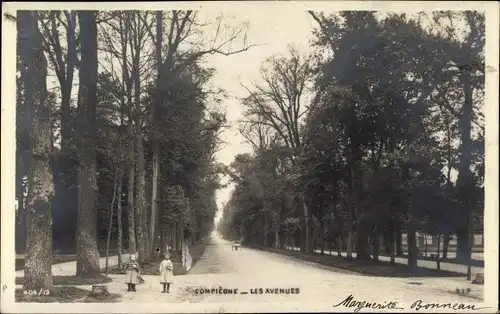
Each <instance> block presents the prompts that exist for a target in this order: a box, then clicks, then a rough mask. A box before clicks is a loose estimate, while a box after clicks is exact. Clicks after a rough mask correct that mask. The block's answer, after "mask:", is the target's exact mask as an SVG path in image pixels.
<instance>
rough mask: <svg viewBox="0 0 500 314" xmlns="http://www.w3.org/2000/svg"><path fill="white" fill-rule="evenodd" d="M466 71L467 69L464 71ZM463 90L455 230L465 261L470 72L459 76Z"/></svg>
mask: <svg viewBox="0 0 500 314" xmlns="http://www.w3.org/2000/svg"><path fill="white" fill-rule="evenodd" d="M466 72H467V71H466ZM460 80H461V83H462V85H463V90H464V98H465V101H464V105H463V107H462V115H461V116H460V120H459V124H460V135H461V144H460V154H459V156H460V161H459V172H458V179H457V187H458V195H459V197H460V203H461V208H462V211H461V217H460V218H461V219H460V220H459V221H460V226H459V228H458V230H457V237H458V240H457V259H458V260H462V261H466V260H468V257H469V252H468V247H469V233H470V230H469V225H470V223H469V220H470V219H471V218H470V216H471V215H470V212H471V211H472V208H471V206H470V203H471V202H470V191H471V188H472V173H471V170H470V165H471V161H472V148H471V145H472V138H471V129H472V119H473V99H472V97H473V92H474V90H473V87H472V83H471V75H470V72H467V73H463V74H462V75H461V77H460Z"/></svg>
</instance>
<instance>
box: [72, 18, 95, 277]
mask: <svg viewBox="0 0 500 314" xmlns="http://www.w3.org/2000/svg"><path fill="white" fill-rule="evenodd" d="M96 15H97V12H96V11H79V12H78V17H79V21H80V45H81V54H82V57H81V67H80V103H79V104H78V105H79V124H78V126H79V131H80V132H79V133H80V134H79V136H80V149H79V165H78V224H77V229H76V246H77V252H76V253H77V257H76V274H77V276H83V277H95V276H98V275H99V274H100V267H99V251H98V249H97V165H96V152H95V149H94V147H95V142H94V141H95V134H96V104H97V24H96Z"/></svg>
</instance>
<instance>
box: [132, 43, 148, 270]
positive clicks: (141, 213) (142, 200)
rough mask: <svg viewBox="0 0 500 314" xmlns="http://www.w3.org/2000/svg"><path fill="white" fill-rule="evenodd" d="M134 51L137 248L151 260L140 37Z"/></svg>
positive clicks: (144, 259) (145, 257)
mask: <svg viewBox="0 0 500 314" xmlns="http://www.w3.org/2000/svg"><path fill="white" fill-rule="evenodd" d="M134 41H135V43H134V45H135V47H134V52H135V55H134V56H133V58H134V60H133V67H132V72H133V73H132V77H133V80H134V103H135V147H136V154H137V155H136V161H137V163H136V167H137V169H136V179H135V180H136V182H135V210H136V217H137V221H136V230H137V241H138V243H137V244H138V245H137V249H138V253H139V261H140V262H146V261H149V259H150V256H149V254H148V252H149V243H148V241H147V236H148V230H147V225H146V221H147V218H146V215H147V211H146V190H145V188H146V164H145V163H146V162H145V158H144V142H143V135H142V127H141V120H142V119H141V112H142V108H141V77H140V73H139V71H140V58H141V54H140V47H139V44H138V39H137V38H134Z"/></svg>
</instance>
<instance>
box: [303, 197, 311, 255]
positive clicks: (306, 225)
mask: <svg viewBox="0 0 500 314" xmlns="http://www.w3.org/2000/svg"><path fill="white" fill-rule="evenodd" d="M301 202H302V208H303V210H304V240H303V241H304V243H303V250H304V252H306V253H310V252H311V243H310V242H311V240H310V235H309V233H310V230H309V229H310V228H309V208H308V206H307V202H306V196H305V195H302V196H301Z"/></svg>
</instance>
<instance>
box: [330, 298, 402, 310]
mask: <svg viewBox="0 0 500 314" xmlns="http://www.w3.org/2000/svg"><path fill="white" fill-rule="evenodd" d="M397 305H398V302H387V301H386V302H383V303H380V302H368V301H357V300H354V296H353V295H352V294H351V295H349V296H348V297H347V298H345V299H344V300H343V301H342V302H340V303H338V304H336V305H334V306H333V307H339V306H344V307H348V308H353V307H355V308H356V309H354V312H356V313H357V312H359V311H360V310H362V309H376V310H384V309H388V310H404V308H402V307H398V306H397Z"/></svg>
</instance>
